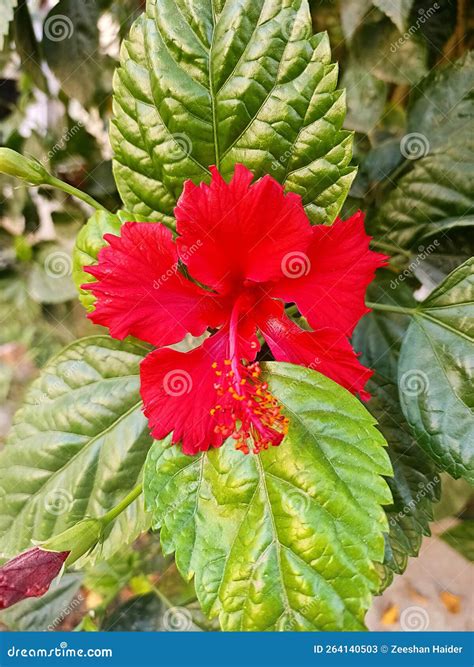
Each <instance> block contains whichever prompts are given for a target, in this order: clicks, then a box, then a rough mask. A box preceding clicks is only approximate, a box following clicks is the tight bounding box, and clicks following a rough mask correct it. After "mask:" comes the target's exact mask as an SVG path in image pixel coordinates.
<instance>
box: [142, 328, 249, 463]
mask: <svg viewBox="0 0 474 667" xmlns="http://www.w3.org/2000/svg"><path fill="white" fill-rule="evenodd" d="M259 348H260V345H259V343H258V339H257V338H256V336H255V332H251V331H250V330H249V327H248V325H245V326H244V330H243V331H242V333H241V335H240V337H239V351H238V354H239V355H241V356H242V357H245V358H246V359H247V360H248V361H252V360H253V359H254V358H255V356H256V354H257V352H258V350H259ZM229 356H230V342H229V332H228V330H227V329H221V330H220V331H219V332H218V333H217V334H215V335H214V336H211V337H210V338H207V339H206V340H205V341H204V343H203V344H202V345H201V346H200V347H198V348H196V349H194V350H191V351H190V352H185V353H183V352H177V351H175V350H170V349H169V348H166V349H161V350H155V351H154V352H152V353H151V354H149V355H148V356H147V357H146V358H145V359H144V360H143V361H142V363H141V367H140V376H141V396H142V399H143V403H144V413H145V416H146V417H147V418H148V422H149V426H150V429H151V434H152V436H153V437H154V438H156V439H157V440H160V439H162V438H164V437H165V436H166V435H168V433H171V431H173V442H174V443H179V442H180V443H182V447H183V452H184V453H185V454H196V453H197V452H199V451H205V450H207V449H209V448H211V447H220V446H221V445H222V443H223V442H224V440H226V439H227V437H228V434H224V433H223V432H219V431H218V430H216V426H218V424H219V422H218V419H217V416H215V415H212V414H211V411H212V410H213V409H215V408H216V406H218V405H220V404H222V403H223V402H224V401H226V400H227V397H224V399H223V397H222V396H219V395H218V387H217V385H218V380H219V378H218V376H217V374H216V371H217V373H219V374H220V373H222V372H223V370H224V367H225V364H226V361H227V360H228V359H229ZM229 398H230V396H229Z"/></svg>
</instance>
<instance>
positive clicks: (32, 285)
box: [28, 243, 76, 303]
mask: <svg viewBox="0 0 474 667" xmlns="http://www.w3.org/2000/svg"><path fill="white" fill-rule="evenodd" d="M71 270H72V259H71V251H70V249H66V248H65V247H62V246H60V245H58V244H55V243H48V244H45V245H44V246H43V247H42V248H41V249H40V250H39V251H38V253H37V254H36V257H35V262H34V263H32V265H31V270H30V273H29V275H28V293H29V295H30V297H31V298H32V299H33V300H34V301H37V302H38V303H64V302H65V301H70V300H71V299H74V297H75V296H76V290H75V287H74V283H73V282H72V279H71Z"/></svg>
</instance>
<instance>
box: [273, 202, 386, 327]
mask: <svg viewBox="0 0 474 667" xmlns="http://www.w3.org/2000/svg"><path fill="white" fill-rule="evenodd" d="M370 240H371V237H370V236H367V234H366V233H365V229H364V215H363V213H362V212H360V211H359V212H358V213H356V214H355V215H353V216H352V217H351V218H349V219H348V220H345V221H343V220H339V219H338V220H336V222H335V223H334V224H333V225H332V226H326V225H316V226H315V227H313V238H312V241H311V244H310V245H309V247H308V250H307V254H306V255H302V256H301V257H300V258H299V261H298V258H295V260H294V262H293V264H288V265H287V267H286V270H285V271H284V273H285V276H284V278H283V279H281V280H280V281H279V282H278V283H277V284H276V285H275V286H274V288H273V289H272V295H273V296H276V297H279V298H282V299H284V300H285V301H286V302H293V301H294V302H296V304H297V306H298V308H299V310H300V312H301V313H302V314H303V315H304V316H305V317H306V318H307V320H308V322H309V323H310V325H311V326H312V327H313V328H314V329H318V328H320V327H330V328H334V329H338V330H339V331H341V332H343V333H345V334H346V335H348V336H349V335H350V334H351V333H352V332H353V330H354V328H355V326H356V324H357V323H358V321H359V320H360V318H361V317H362V316H363V315H365V314H366V313H367V312H369V308H367V307H366V305H365V292H366V290H367V287H368V285H369V284H370V283H371V282H372V280H373V279H374V277H375V271H376V269H378V268H379V267H381V266H384V264H385V263H386V260H387V259H388V258H387V257H386V256H385V255H381V254H380V253H377V252H373V251H372V250H370V249H369V243H370Z"/></svg>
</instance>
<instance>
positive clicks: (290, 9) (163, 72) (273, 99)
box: [111, 0, 354, 223]
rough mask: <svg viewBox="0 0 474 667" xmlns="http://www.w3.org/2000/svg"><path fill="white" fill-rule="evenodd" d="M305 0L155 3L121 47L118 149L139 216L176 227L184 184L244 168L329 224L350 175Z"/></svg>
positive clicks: (338, 98) (346, 145)
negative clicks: (282, 187)
mask: <svg viewBox="0 0 474 667" xmlns="http://www.w3.org/2000/svg"><path fill="white" fill-rule="evenodd" d="M311 33H312V27H311V16H310V13H309V9H308V3H307V0H243V1H242V2H227V3H223V2H222V1H221V0H192V1H191V2H187V3H183V2H178V1H177V0H161V2H160V3H159V4H158V3H157V1H156V0H148V2H147V9H146V13H145V14H143V15H142V16H141V17H140V18H139V19H138V20H137V22H136V23H135V24H134V27H133V28H132V30H131V32H130V37H129V39H128V40H126V41H125V42H124V43H123V46H122V55H121V67H120V68H119V70H118V71H117V72H116V76H115V83H114V89H115V96H114V113H115V118H114V120H113V122H112V126H111V141H112V145H113V148H114V151H115V177H116V181H117V186H118V189H119V191H120V194H121V196H122V199H123V201H124V203H125V206H126V207H127V208H128V209H129V210H130V211H132V212H133V213H139V214H142V215H144V216H148V217H149V218H150V217H152V218H158V219H160V220H164V221H165V222H168V223H172V221H173V209H174V206H175V204H176V200H177V198H178V197H179V195H180V194H181V191H182V187H183V182H184V180H185V179H188V178H191V179H193V180H194V181H196V182H198V181H203V180H204V181H207V180H209V166H210V165H213V164H215V165H217V166H218V167H219V168H220V169H221V171H222V173H223V174H224V176H226V177H228V176H229V175H230V174H231V173H232V172H233V169H234V165H235V163H237V162H242V163H244V164H245V165H246V166H247V167H248V168H249V169H252V170H253V171H254V172H255V173H256V175H257V176H262V175H263V174H265V173H270V174H271V175H272V176H274V177H275V178H276V179H277V180H279V181H280V182H281V183H285V184H286V186H287V188H288V189H289V190H292V191H294V192H297V193H298V194H300V195H301V196H302V197H303V203H304V205H305V208H306V212H307V213H308V215H309V217H310V218H311V220H312V221H313V222H315V223H316V222H317V223H323V222H332V221H333V219H334V217H335V216H336V214H337V213H338V211H339V210H340V208H341V206H342V203H343V201H344V199H345V197H346V195H347V192H348V189H349V187H350V184H351V182H352V179H353V177H354V169H353V168H352V167H350V166H349V163H350V159H351V144H352V137H351V135H350V133H349V132H346V131H344V130H342V123H343V120H344V111H345V103H344V95H343V94H342V92H341V91H336V90H335V88H336V84H337V67H336V66H335V65H332V64H331V59H330V49H329V41H328V38H327V36H326V35H325V34H319V35H315V36H312V34H311Z"/></svg>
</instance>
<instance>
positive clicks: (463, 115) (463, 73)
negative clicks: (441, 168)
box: [408, 51, 474, 152]
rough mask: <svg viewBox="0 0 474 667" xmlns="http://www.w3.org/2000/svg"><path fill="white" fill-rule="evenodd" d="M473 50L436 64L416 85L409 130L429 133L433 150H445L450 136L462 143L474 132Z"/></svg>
mask: <svg viewBox="0 0 474 667" xmlns="http://www.w3.org/2000/svg"><path fill="white" fill-rule="evenodd" d="M473 90H474V52H472V51H469V52H467V53H466V54H465V55H464V56H463V57H462V58H461V59H459V60H458V61H457V62H455V63H454V64H452V65H451V66H449V67H445V68H444V69H443V68H439V67H435V68H434V69H433V70H432V71H431V73H430V74H429V75H428V76H427V77H426V78H425V79H424V80H423V81H422V82H421V83H420V84H419V86H417V87H416V88H414V90H413V93H412V97H411V99H410V108H409V113H408V132H409V133H411V132H419V133H422V134H423V136H424V137H426V139H427V141H428V143H429V147H430V150H431V151H435V150H437V149H439V148H441V152H443V151H444V146H445V144H446V139H447V137H450V136H451V137H453V139H455V141H456V143H457V144H459V143H463V142H464V137H468V136H469V135H470V134H471V135H472V133H473V132H474V93H473Z"/></svg>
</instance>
